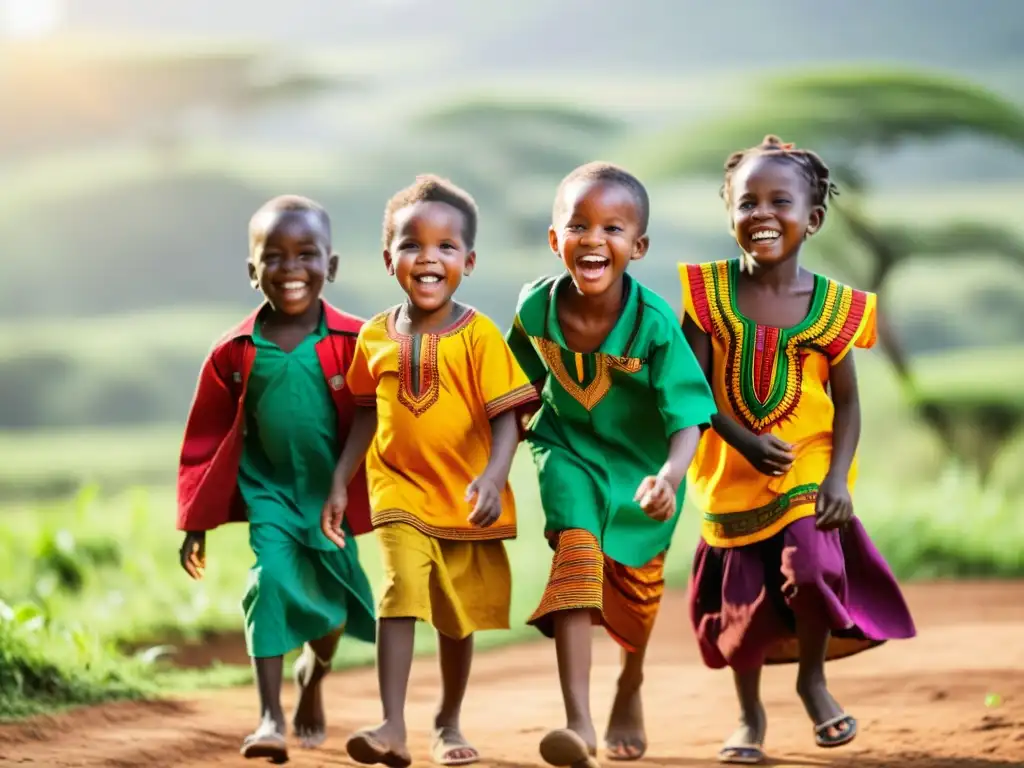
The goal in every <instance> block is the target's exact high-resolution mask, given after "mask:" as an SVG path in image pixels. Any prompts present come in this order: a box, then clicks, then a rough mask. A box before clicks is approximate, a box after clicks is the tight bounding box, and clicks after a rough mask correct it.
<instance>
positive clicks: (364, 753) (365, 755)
mask: <svg viewBox="0 0 1024 768" xmlns="http://www.w3.org/2000/svg"><path fill="white" fill-rule="evenodd" d="M345 751H346V752H348V756H349V757H351V758H352V759H353V760H355V761H356V762H357V763H361V764H362V765H386V766H387V767H388V768H409V766H410V765H412V758H411V757H406V756H405V755H399V754H398V753H396V752H395V751H393V750H391V749H389V748H388V747H387V746H385V745H384V744H383V743H381V742H380V741H379V740H378V739H377V738H376V737H375V736H374V735H373V734H371V733H370V732H369V731H356V732H355V733H353V734H352V735H351V736H350V737H349V739H348V741H347V742H346V744H345Z"/></svg>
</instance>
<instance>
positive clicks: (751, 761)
mask: <svg viewBox="0 0 1024 768" xmlns="http://www.w3.org/2000/svg"><path fill="white" fill-rule="evenodd" d="M764 761H765V754H764V748H763V746H762V745H761V744H726V745H725V746H724V747H722V748H721V749H720V750H718V762H720V763H730V764H735V765H760V764H761V763H763V762H764Z"/></svg>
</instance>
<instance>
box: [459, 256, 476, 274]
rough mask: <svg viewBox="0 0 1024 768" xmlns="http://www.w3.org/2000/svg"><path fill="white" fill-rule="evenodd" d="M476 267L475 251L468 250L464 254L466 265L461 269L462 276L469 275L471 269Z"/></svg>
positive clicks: (471, 272)
mask: <svg viewBox="0 0 1024 768" xmlns="http://www.w3.org/2000/svg"><path fill="white" fill-rule="evenodd" d="M474 269H476V251H470V252H469V253H468V254H466V266H465V268H464V269H463V270H462V274H463V276H464V277H469V276H470V275H471V274H473V270H474Z"/></svg>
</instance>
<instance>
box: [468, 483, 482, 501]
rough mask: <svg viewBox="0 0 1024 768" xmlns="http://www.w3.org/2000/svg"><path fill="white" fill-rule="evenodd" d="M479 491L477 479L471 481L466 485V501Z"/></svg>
mask: <svg viewBox="0 0 1024 768" xmlns="http://www.w3.org/2000/svg"><path fill="white" fill-rule="evenodd" d="M479 493H480V488H479V485H478V484H477V481H476V480H474V481H473V482H471V483H470V484H469V485H467V486H466V501H469V500H470V499H472V498H473V497H474V496H476V495H477V494H479Z"/></svg>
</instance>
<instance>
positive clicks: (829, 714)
mask: <svg viewBox="0 0 1024 768" xmlns="http://www.w3.org/2000/svg"><path fill="white" fill-rule="evenodd" d="M796 632H797V639H798V640H799V642H800V664H799V670H798V672H797V678H796V692H797V694H798V695H799V696H800V699H801V701H803V703H804V708H805V709H806V710H807V714H808V715H810V718H811V721H812V722H813V723H814V724H815V725H816V726H820V725H822V724H823V723H828V722H830V721H836V722H835V723H834V724H833V725H830V726H828V727H827V728H825V729H824V730H823V732H822V733H820V734H819V738H820V739H824V740H825V741H826V742H834V743H831V744H826V745H824V746H838V745H839V744H844V743H846V742H847V741H849V740H850V739H852V738H853V735H854V732H855V728H856V723H855V722H854V721H853V720H852V718H850V719H846V720H842V719H838V718H842V716H843V708H842V707H841V706H839V702H837V701H836V700H835V699H834V698H832V694H831V693H829V691H828V684H827V683H826V681H825V654H826V652H827V651H828V640H829V634H830V633H829V630H828V627H827V626H826V625H825V624H823V623H820V622H817V621H814V620H813V619H811V618H805V617H804V616H799V617H798V618H797V625H796Z"/></svg>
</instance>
